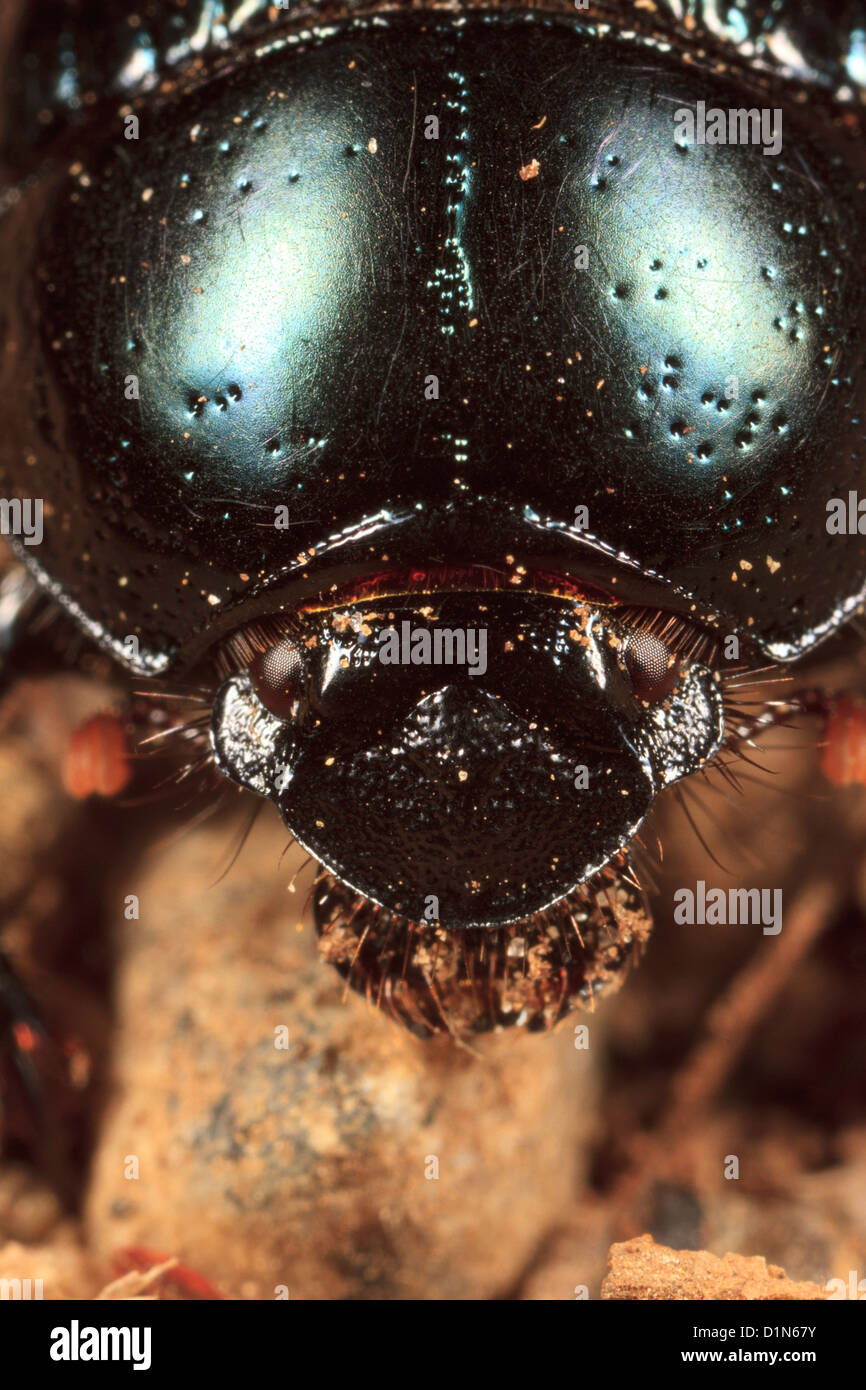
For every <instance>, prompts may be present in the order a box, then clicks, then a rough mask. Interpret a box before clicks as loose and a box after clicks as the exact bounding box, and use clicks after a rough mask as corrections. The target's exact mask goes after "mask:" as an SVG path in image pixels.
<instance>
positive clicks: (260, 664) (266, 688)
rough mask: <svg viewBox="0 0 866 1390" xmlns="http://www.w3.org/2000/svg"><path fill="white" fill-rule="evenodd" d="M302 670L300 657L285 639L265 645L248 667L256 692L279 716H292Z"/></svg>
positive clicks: (283, 717) (298, 693)
mask: <svg viewBox="0 0 866 1390" xmlns="http://www.w3.org/2000/svg"><path fill="white" fill-rule="evenodd" d="M303 673H304V661H303V657H302V656H301V653H300V651H299V650H298V648H297V646H296V645H295V643H294V642H290V641H288V640H286V641H284V642H278V643H277V644H276V646H273V647H268V649H267V651H264V652H262V653H261V655H260V656H257V657H256V659H255V661H253V662H252V664H251V666H250V679H251V680H252V683H253V687H254V689H255V692H256V694H257V695H258V697H259V699H260V700H261V702H262V704H263V705H264V706H265V709H268V710H270V712H271V714H275V715H276V717H277V718H278V719H291V718H293V716H294V714H295V713H296V710H297V703H298V698H299V696H300V693H301V677H302V676H303Z"/></svg>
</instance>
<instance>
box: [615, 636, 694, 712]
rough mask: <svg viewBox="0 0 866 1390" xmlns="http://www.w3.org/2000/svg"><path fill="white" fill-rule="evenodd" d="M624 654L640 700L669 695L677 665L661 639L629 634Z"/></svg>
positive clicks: (674, 679) (672, 654)
mask: <svg viewBox="0 0 866 1390" xmlns="http://www.w3.org/2000/svg"><path fill="white" fill-rule="evenodd" d="M623 655H624V660H625V667H626V670H627V671H628V673H629V676H630V677H631V683H632V686H633V687H634V693H635V695H636V696H637V698H638V699H639V700H663V699H664V697H665V696H666V695H669V694H670V692H671V691H672V690H673V688H674V686H675V685H676V683H677V680H678V679H679V673H680V672H679V662H678V660H677V658H676V656H675V655H674V653H673V652H672V651H671V649H670V647H668V646H666V645H665V643H664V642H663V641H662V640H661V638H660V637H655V636H654V635H653V634H652V633H651V632H631V633H629V635H628V637H627V638H626V643H625V651H624V654H623Z"/></svg>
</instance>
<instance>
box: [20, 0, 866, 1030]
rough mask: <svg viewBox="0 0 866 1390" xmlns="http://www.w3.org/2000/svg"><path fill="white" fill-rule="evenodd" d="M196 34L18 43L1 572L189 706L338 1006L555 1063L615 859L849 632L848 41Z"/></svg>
mask: <svg viewBox="0 0 866 1390" xmlns="http://www.w3.org/2000/svg"><path fill="white" fill-rule="evenodd" d="M224 8H225V14H223V13H222V7H220V6H218V5H216V4H211V3H209V2H208V0H199V3H196V4H187V5H185V6H183V7H176V6H175V5H173V4H172V3H169V2H168V0H166V2H165V3H157V0H153V3H145V4H143V5H141V6H140V7H139V10H138V13H137V14H135V15H134V16H132V17H130V14H129V6H128V5H127V4H125V3H124V4H123V5H120V4H114V3H110V4H106V3H104V2H103V0H100V3H98V4H97V3H90V0H79V3H69V4H67V5H65V6H64V5H55V6H51V7H49V8H48V9H47V10H46V8H45V7H41V6H34V7H32V9H31V10H29V11H27V12H26V14H25V15H24V17H23V18H22V20H21V25H20V29H19V31H18V33H17V38H16V40H15V42H14V44H13V45H12V49H11V57H10V59H9V71H10V73H11V74H12V76H11V78H7V79H6V81H5V83H4V90H5V98H4V102H5V111H4V117H3V123H4V129H3V134H4V138H5V152H6V161H7V164H6V177H7V183H6V191H5V193H4V194H3V196H2V209H3V216H2V221H0V275H2V303H3V338H4V350H3V356H2V368H0V370H2V397H3V399H4V401H5V402H6V408H5V421H4V431H3V444H2V456H0V457H2V468H0V490H2V491H3V493H4V495H5V496H6V497H7V498H10V499H12V498H19V499H25V498H29V499H34V498H41V499H44V503H45V513H44V536H43V539H42V542H41V544H39V545H34V546H28V545H27V544H26V543H25V542H24V541H23V540H22V539H21V538H20V537H19V539H18V540H17V541H16V542H15V544H16V549H17V553H18V556H19V557H20V559H21V560H22V561H23V562H24V563H25V564H26V566H27V569H28V570H29V572H30V574H31V575H32V576H34V578H35V579H36V580H37V581H38V583H39V585H40V586H41V587H42V589H43V590H44V592H45V594H47V595H48V596H49V597H50V599H51V600H52V601H53V602H54V603H56V604H57V605H60V606H61V607H62V609H64V610H65V612H66V613H67V614H68V615H69V616H70V617H71V619H73V620H74V622H75V623H77V624H78V626H79V628H81V629H83V630H84V632H86V634H87V635H88V636H89V637H90V638H92V639H93V640H94V641H95V642H97V643H99V644H100V645H101V646H102V647H103V648H104V649H105V650H107V651H108V652H110V653H111V654H112V655H113V656H114V657H115V658H116V660H117V662H118V663H119V664H120V665H121V666H123V667H125V668H126V669H127V670H128V671H129V672H130V674H131V676H132V677H137V678H138V680H137V684H138V686H140V685H141V678H142V677H148V678H151V681H152V687H153V689H154V690H157V691H158V690H161V689H163V688H164V689H166V690H177V689H178V688H194V689H195V691H196V692H199V695H200V699H201V700H202V702H203V704H204V706H205V708H206V712H207V725H206V726H203V727H202V732H201V740H202V744H203V746H204V747H205V748H206V749H208V748H209V749H212V754H213V760H214V762H215V764H216V766H217V767H218V768H219V770H220V772H221V773H223V774H225V776H227V777H229V778H231V779H233V780H234V781H235V782H237V783H239V784H241V785H242V786H244V787H248V788H251V789H252V790H253V791H254V792H256V793H258V794H259V795H261V796H264V797H268V798H270V799H271V800H272V801H273V802H275V803H276V805H277V806H278V807H279V809H280V812H281V813H282V815H283V817H284V819H285V822H286V825H287V826H288V828H289V829H290V831H291V832H292V834H293V835H294V836H295V837H296V838H297V839H298V840H299V841H300V842H301V844H302V845H304V846H305V847H306V848H307V849H308V850H309V851H310V853H311V854H312V855H313V856H314V858H315V859H316V861H318V863H320V864H321V865H322V866H323V873H322V876H321V878H320V880H319V883H318V886H317V889H316V895H315V908H316V913H317V920H318V924H319V928H320V931H321V932H322V946H323V951H324V953H325V955H326V956H327V958H328V959H330V960H332V961H333V962H334V963H335V964H336V965H337V966H338V967H339V968H340V969H342V970H343V972H344V973H345V974H346V975H347V977H348V978H349V979H350V980H351V981H352V983H353V984H356V985H358V986H359V987H361V988H364V989H366V990H368V992H371V993H372V994H373V995H374V996H375V997H377V998H378V999H380V1001H381V1002H383V1003H384V1004H386V1005H387V1006H388V1007H389V1008H390V1009H391V1010H392V1011H393V1012H394V1013H395V1014H397V1015H399V1016H400V1017H401V1018H402V1019H403V1020H404V1021H406V1022H408V1023H409V1024H410V1025H411V1026H414V1027H416V1028H417V1029H418V1030H419V1031H422V1032H423V1031H430V1030H431V1029H435V1028H437V1027H440V1026H442V1025H443V1023H444V1024H446V1025H447V1026H453V1027H454V1028H455V1030H457V1031H460V1030H467V1029H471V1028H485V1027H490V1026H494V1025H496V1024H498V1023H503V1022H508V1021H512V1022H513V1021H520V1022H523V1023H526V1024H528V1025H529V1026H532V1027H541V1026H546V1025H548V1024H550V1023H551V1022H552V1021H553V1020H554V1019H555V1018H557V1017H558V1016H560V1015H561V1013H562V1012H563V1011H564V1010H565V1009H566V1008H567V1007H568V1005H569V1003H570V1002H572V1001H573V1000H575V999H578V998H580V997H583V998H584V999H586V998H588V997H589V996H590V995H592V994H593V993H594V992H595V991H596V990H597V989H598V988H600V987H601V986H602V985H603V984H605V983H606V982H607V981H609V980H611V979H613V978H614V977H615V976H616V974H617V972H618V971H619V969H620V967H621V966H622V965H623V963H624V962H625V961H626V960H627V959H628V958H629V957H630V955H631V954H633V950H634V947H635V944H636V943H639V942H640V941H641V940H642V938H643V936H644V935H645V927H646V917H645V908H644V905H643V899H642V894H641V892H640V890H639V888H638V887H637V886H636V882H635V880H634V876H633V871H632V868H631V860H630V847H631V846H632V845H633V843H634V841H635V837H636V836H637V834H638V832H639V828H640V825H641V823H642V821H643V819H644V817H645V816H646V815H647V813H648V811H649V810H650V808H651V806H652V804H653V802H654V800H655V798H656V797H657V796H658V794H659V793H660V792H661V791H662V790H663V789H664V788H665V787H666V786H668V785H669V784H671V783H674V782H676V781H678V780H680V779H682V778H684V777H686V776H688V775H690V774H693V773H695V772H697V771H699V770H700V769H702V768H705V767H706V766H707V765H708V764H709V763H711V762H712V760H713V759H714V758H716V756H717V755H718V754H719V752H720V750H723V749H726V748H727V749H731V748H733V747H734V746H735V744H736V742H737V740H739V739H742V738H743V737H746V736H748V735H750V734H753V733H754V732H755V731H756V729H757V728H758V727H759V726H760V722H761V716H760V714H758V715H756V716H755V718H754V719H753V720H752V721H748V720H747V721H745V723H744V716H743V715H742V713H741V711H739V710H738V708H737V703H736V694H735V691H736V687H737V683H738V682H739V683H742V681H743V680H744V678H747V677H748V674H749V673H750V672H751V671H753V670H755V669H756V668H758V667H763V666H766V665H767V664H768V663H769V664H771V665H772V664H779V665H788V664H790V663H795V662H797V661H798V660H799V659H800V658H802V657H804V656H805V655H806V654H807V653H809V652H811V650H812V649H813V648H814V647H815V646H816V645H817V644H818V643H820V642H821V641H822V640H823V639H825V638H826V637H828V636H829V635H830V634H832V633H834V632H835V631H836V630H837V629H839V628H840V627H841V625H842V624H843V623H844V622H845V621H846V619H847V618H848V617H849V616H850V615H852V614H853V613H854V612H855V610H856V609H857V608H858V606H859V605H860V603H861V601H862V599H863V596H864V586H866V538H864V537H863V536H862V535H860V534H859V533H857V530H856V527H855V531H854V534H851V535H836V534H831V532H830V531H829V530H828V527H827V517H828V511H827V507H828V501H829V500H830V499H833V498H844V499H847V498H848V497H849V493H850V492H852V491H856V489H857V487H858V485H859V484H860V478H861V471H862V468H861V457H862V453H863V450H864V447H866V421H864V418H863V416H864V411H866V367H864V350H866V332H864V330H866V300H864V294H866V288H864V276H863V264H862V260H863V258H862V251H861V242H860V238H861V229H862V226H863V221H864V212H866V144H864V118H866V117H864V109H863V105H862V98H863V93H864V89H866V34H864V30H866V23H864V22H863V12H862V6H860V5H855V4H851V5H849V6H848V7H847V8H846V7H844V6H843V7H842V9H843V10H844V13H843V14H842V15H841V16H840V17H839V18H838V20H837V21H836V22H835V23H834V24H832V25H831V24H830V22H829V21H828V20H826V19H825V18H824V16H823V14H822V13H819V12H818V10H817V8H816V7H813V6H811V5H808V4H803V5H797V4H790V5H785V6H782V7H769V6H762V5H758V4H755V5H752V4H744V5H742V6H740V7H737V8H736V9H732V8H731V9H729V7H726V6H719V7H717V6H716V5H714V4H705V5H703V6H701V5H699V4H698V5H692V6H689V5H686V4H685V3H682V4H675V3H674V2H673V0H671V2H670V3H668V4H665V3H658V4H657V5H656V6H654V7H646V6H640V5H638V6H632V5H631V4H627V3H620V4H614V3H592V4H589V5H587V6H583V5H577V6H575V5H573V4H565V3H551V4H549V5H544V6H540V7H538V8H531V9H528V8H526V7H524V6H519V5H514V6H510V5H501V6H498V7H497V8H495V9H489V8H487V7H485V6H483V5H481V6H474V5H466V6H461V5H454V6H453V7H450V8H446V9H433V10H431V9H426V8H423V7H422V8H413V9H411V10H410V9H404V8H401V7H398V8H396V9H390V10H386V9H382V8H380V7H376V6H372V7H363V8H362V7H358V8H356V7H354V6H349V7H348V9H347V8H345V7H337V6H334V7H324V6H316V5H307V6H304V5H295V4H292V6H291V7H290V8H289V9H288V10H287V11H282V10H281V9H279V8H277V9H271V10H270V11H268V10H267V7H266V6H265V5H264V4H261V5H258V4H254V3H245V4H238V5H236V6H233V5H226V6H225V7H224ZM721 12H724V13H725V14H726V15H727V18H725V19H723V18H722V17H721ZM708 112H709V113H712V112H720V113H723V114H724V116H725V118H727V117H728V115H729V114H730V113H734V117H735V119H734V124H733V125H730V126H729V127H727V129H728V130H729V134H728V135H727V136H726V137H725V140H724V143H722V142H720V141H719V140H715V141H711V140H709V139H708V138H707V129H708V127H707V124H706V118H707V113H708ZM751 112H753V113H754V114H755V117H757V120H756V121H755V120H753V118H752V117H751V116H750V113H751ZM736 113H742V115H743V117H744V118H745V119H743V120H740V117H739V116H737V114H736ZM691 117H694V120H692V119H691ZM702 122H703V124H702ZM737 122H739V124H738V123H737ZM734 131H736V132H738V133H736V134H732V133H731V132H734ZM690 132H691V133H690ZM482 634H483V643H482V642H481V635H482ZM395 643H396V645H395ZM386 651H388V652H390V653H391V656H390V658H389V659H388V660H386V659H385V653H386ZM472 653H474V660H471V659H470V657H471V656H472ZM437 654H438V659H437ZM734 673H737V675H736V679H735V680H734V681H732V680H731V677H732V676H733V675H734Z"/></svg>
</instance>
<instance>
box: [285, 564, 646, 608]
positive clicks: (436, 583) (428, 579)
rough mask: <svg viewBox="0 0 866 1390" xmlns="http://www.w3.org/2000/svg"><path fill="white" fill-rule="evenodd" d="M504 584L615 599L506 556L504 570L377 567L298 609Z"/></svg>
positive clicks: (500, 587) (612, 601) (553, 594)
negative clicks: (376, 569) (372, 571)
mask: <svg viewBox="0 0 866 1390" xmlns="http://www.w3.org/2000/svg"><path fill="white" fill-rule="evenodd" d="M505 589H515V590H519V591H520V592H522V593H536V594H547V595H550V597H552V598H563V599H566V600H568V599H572V600H587V599H589V600H592V601H594V602H596V603H604V604H615V603H617V602H618V601H619V600H617V599H616V598H615V597H614V596H613V595H612V594H610V593H608V592H606V591H605V590H603V589H601V588H599V587H598V586H597V585H594V584H588V583H585V582H584V581H582V580H578V579H576V578H572V577H571V576H568V575H564V574H561V573H559V572H558V571H553V570H543V569H538V568H529V567H527V566H524V565H521V564H517V563H516V562H515V561H514V560H513V557H511V556H508V557H506V563H505V564H504V565H503V567H502V569H493V568H492V567H491V566H489V565H473V564H465V565H459V564H439V565H427V566H425V567H423V568H421V567H419V568H417V569H408V568H406V569H396V570H380V571H379V572H378V573H376V574H369V575H365V576H364V577H363V578H361V579H354V580H349V581H348V582H347V583H345V584H334V585H333V586H332V587H331V588H330V589H328V590H327V591H326V592H324V593H320V594H317V595H316V597H315V598H313V599H310V600H308V601H307V602H306V603H304V604H303V605H302V606H301V608H300V610H299V611H300V612H302V613H316V612H321V611H322V610H323V609H329V608H339V607H342V606H343V605H346V606H351V605H352V604H355V603H363V602H364V601H365V600H368V599H378V598H388V597H393V598H396V597H398V596H401V595H405V594H437V593H438V594H442V593H455V592H467V593H481V592H486V591H489V590H499V591H502V590H505Z"/></svg>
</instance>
